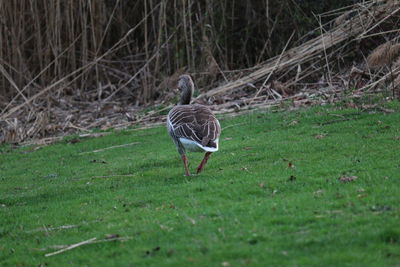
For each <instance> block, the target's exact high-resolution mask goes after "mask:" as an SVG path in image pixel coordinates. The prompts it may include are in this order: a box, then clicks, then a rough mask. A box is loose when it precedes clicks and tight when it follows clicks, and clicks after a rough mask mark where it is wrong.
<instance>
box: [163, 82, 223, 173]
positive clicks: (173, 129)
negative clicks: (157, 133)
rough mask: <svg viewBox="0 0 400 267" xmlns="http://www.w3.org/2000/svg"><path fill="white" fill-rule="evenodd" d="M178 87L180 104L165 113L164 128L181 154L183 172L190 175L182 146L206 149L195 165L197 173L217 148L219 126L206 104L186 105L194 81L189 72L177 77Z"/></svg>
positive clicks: (184, 149) (190, 148) (189, 148)
mask: <svg viewBox="0 0 400 267" xmlns="http://www.w3.org/2000/svg"><path fill="white" fill-rule="evenodd" d="M178 88H179V89H180V90H181V100H180V104H179V105H178V106H176V107H174V108H173V109H171V111H170V112H169V113H168V117H167V128H168V132H169V134H170V135H171V137H172V140H173V141H174V143H175V145H176V147H177V149H178V152H179V153H180V154H181V157H182V161H183V163H184V167H185V174H186V175H190V172H189V170H188V166H187V157H186V150H189V151H205V152H206V154H205V155H204V159H203V161H202V162H201V163H200V165H199V167H197V173H199V172H201V171H202V170H203V168H204V166H205V164H206V163H207V160H208V158H209V156H210V155H211V153H212V152H215V151H217V150H218V141H219V136H220V134H221V127H220V125H219V122H218V120H217V118H216V117H215V116H214V114H213V113H212V111H211V110H210V109H209V108H208V107H206V106H203V105H197V104H195V105H190V100H191V97H192V94H193V90H194V84H193V81H192V78H191V77H190V76H189V75H182V76H180V77H179V81H178Z"/></svg>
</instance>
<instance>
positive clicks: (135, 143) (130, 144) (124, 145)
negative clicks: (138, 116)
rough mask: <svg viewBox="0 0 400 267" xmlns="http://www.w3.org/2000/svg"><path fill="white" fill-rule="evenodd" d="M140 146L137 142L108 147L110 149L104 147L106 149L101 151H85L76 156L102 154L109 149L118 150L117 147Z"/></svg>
mask: <svg viewBox="0 0 400 267" xmlns="http://www.w3.org/2000/svg"><path fill="white" fill-rule="evenodd" d="M137 144H140V143H139V142H133V143H129V144H123V145H117V146H110V147H106V148H102V149H97V150H93V151H86V152H81V153H79V154H78V155H83V154H88V153H98V152H102V151H105V150H109V149H114V148H119V147H126V146H132V145H137Z"/></svg>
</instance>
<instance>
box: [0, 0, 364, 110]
mask: <svg viewBox="0 0 400 267" xmlns="http://www.w3.org/2000/svg"><path fill="white" fill-rule="evenodd" d="M355 2H362V1H354V0H339V1H338V0H327V1H320V0H265V1H261V0H248V1H237V0H222V1H212V0H199V1H194V0H169V1H168V0H143V1H124V0H115V1H110V0H96V1H90V0H79V1H78V0H77V1H66V0H53V1H47V0H35V1H33V0H30V1H28V0H26V1H25V0H24V1H21V0H9V1H0V14H1V16H0V23H1V28H0V43H1V49H0V74H1V75H0V108H1V109H4V108H5V106H6V105H8V104H10V101H13V102H18V101H24V100H26V99H28V98H30V97H32V96H34V95H35V94H38V93H40V92H41V91H43V92H44V91H45V90H44V89H45V88H46V87H48V86H50V85H51V86H52V87H53V88H54V89H55V90H52V91H53V92H55V91H57V92H58V94H59V95H60V94H69V95H73V96H74V97H75V98H76V100H78V101H87V100H91V99H90V97H91V96H89V94H85V92H87V91H88V90H98V93H97V96H96V97H98V98H99V99H105V98H108V99H110V98H111V97H113V96H115V95H117V94H126V95H128V96H129V97H130V99H131V100H132V101H134V102H135V103H137V104H138V105H140V104H148V103H150V102H151V101H154V100H155V99H157V98H158V97H160V96H161V93H160V92H162V91H163V90H164V89H166V88H168V87H170V84H168V83H165V82H164V80H165V78H166V77H170V76H173V75H174V74H175V75H179V74H180V73H182V72H185V71H188V72H190V73H197V74H199V75H204V76H206V77H214V78H215V76H217V75H220V73H224V72H229V71H235V70H240V69H245V68H251V67H252V66H254V65H257V64H259V63H261V62H263V61H264V60H266V59H268V58H270V57H272V56H275V55H277V54H279V53H280V52H281V51H282V49H283V48H284V47H285V45H286V43H287V42H288V40H289V39H290V40H291V42H290V45H289V46H294V45H295V44H296V41H299V40H300V38H301V37H303V36H304V35H305V34H306V33H307V32H309V31H310V29H313V28H316V27H318V26H319V23H320V22H322V23H324V22H325V21H328V20H331V19H333V18H332V15H334V13H332V12H330V13H329V16H328V15H327V16H324V15H323V14H324V12H326V11H332V10H335V9H338V8H341V7H345V6H348V5H351V4H354V3H355ZM317 14H318V15H317ZM321 14H322V15H321ZM311 37H312V36H310V38H311ZM209 82H210V81H209V80H207V79H203V80H201V79H200V86H201V85H202V84H201V83H203V85H204V84H206V83H208V84H209ZM99 88H101V90H99ZM115 88H122V90H115ZM44 93H45V92H44Z"/></svg>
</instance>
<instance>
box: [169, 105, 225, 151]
mask: <svg viewBox="0 0 400 267" xmlns="http://www.w3.org/2000/svg"><path fill="white" fill-rule="evenodd" d="M167 124H168V130H169V132H170V134H171V136H173V137H174V138H184V139H188V140H192V141H194V142H196V143H198V144H199V145H201V146H203V147H208V148H216V149H218V139H219V135H220V133H221V127H220V124H219V122H218V120H217V118H216V117H215V116H214V114H213V113H212V111H211V110H210V109H209V108H208V107H206V106H203V105H179V106H176V107H174V108H173V109H171V111H170V112H169V113H168V120H167Z"/></svg>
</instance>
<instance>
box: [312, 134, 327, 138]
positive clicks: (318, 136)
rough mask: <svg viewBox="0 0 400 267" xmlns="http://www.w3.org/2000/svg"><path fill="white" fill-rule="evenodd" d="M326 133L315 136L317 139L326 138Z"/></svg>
mask: <svg viewBox="0 0 400 267" xmlns="http://www.w3.org/2000/svg"><path fill="white" fill-rule="evenodd" d="M325 136H326V135H325V134H317V135H316V136H314V137H315V139H322V138H324V137H325Z"/></svg>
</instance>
